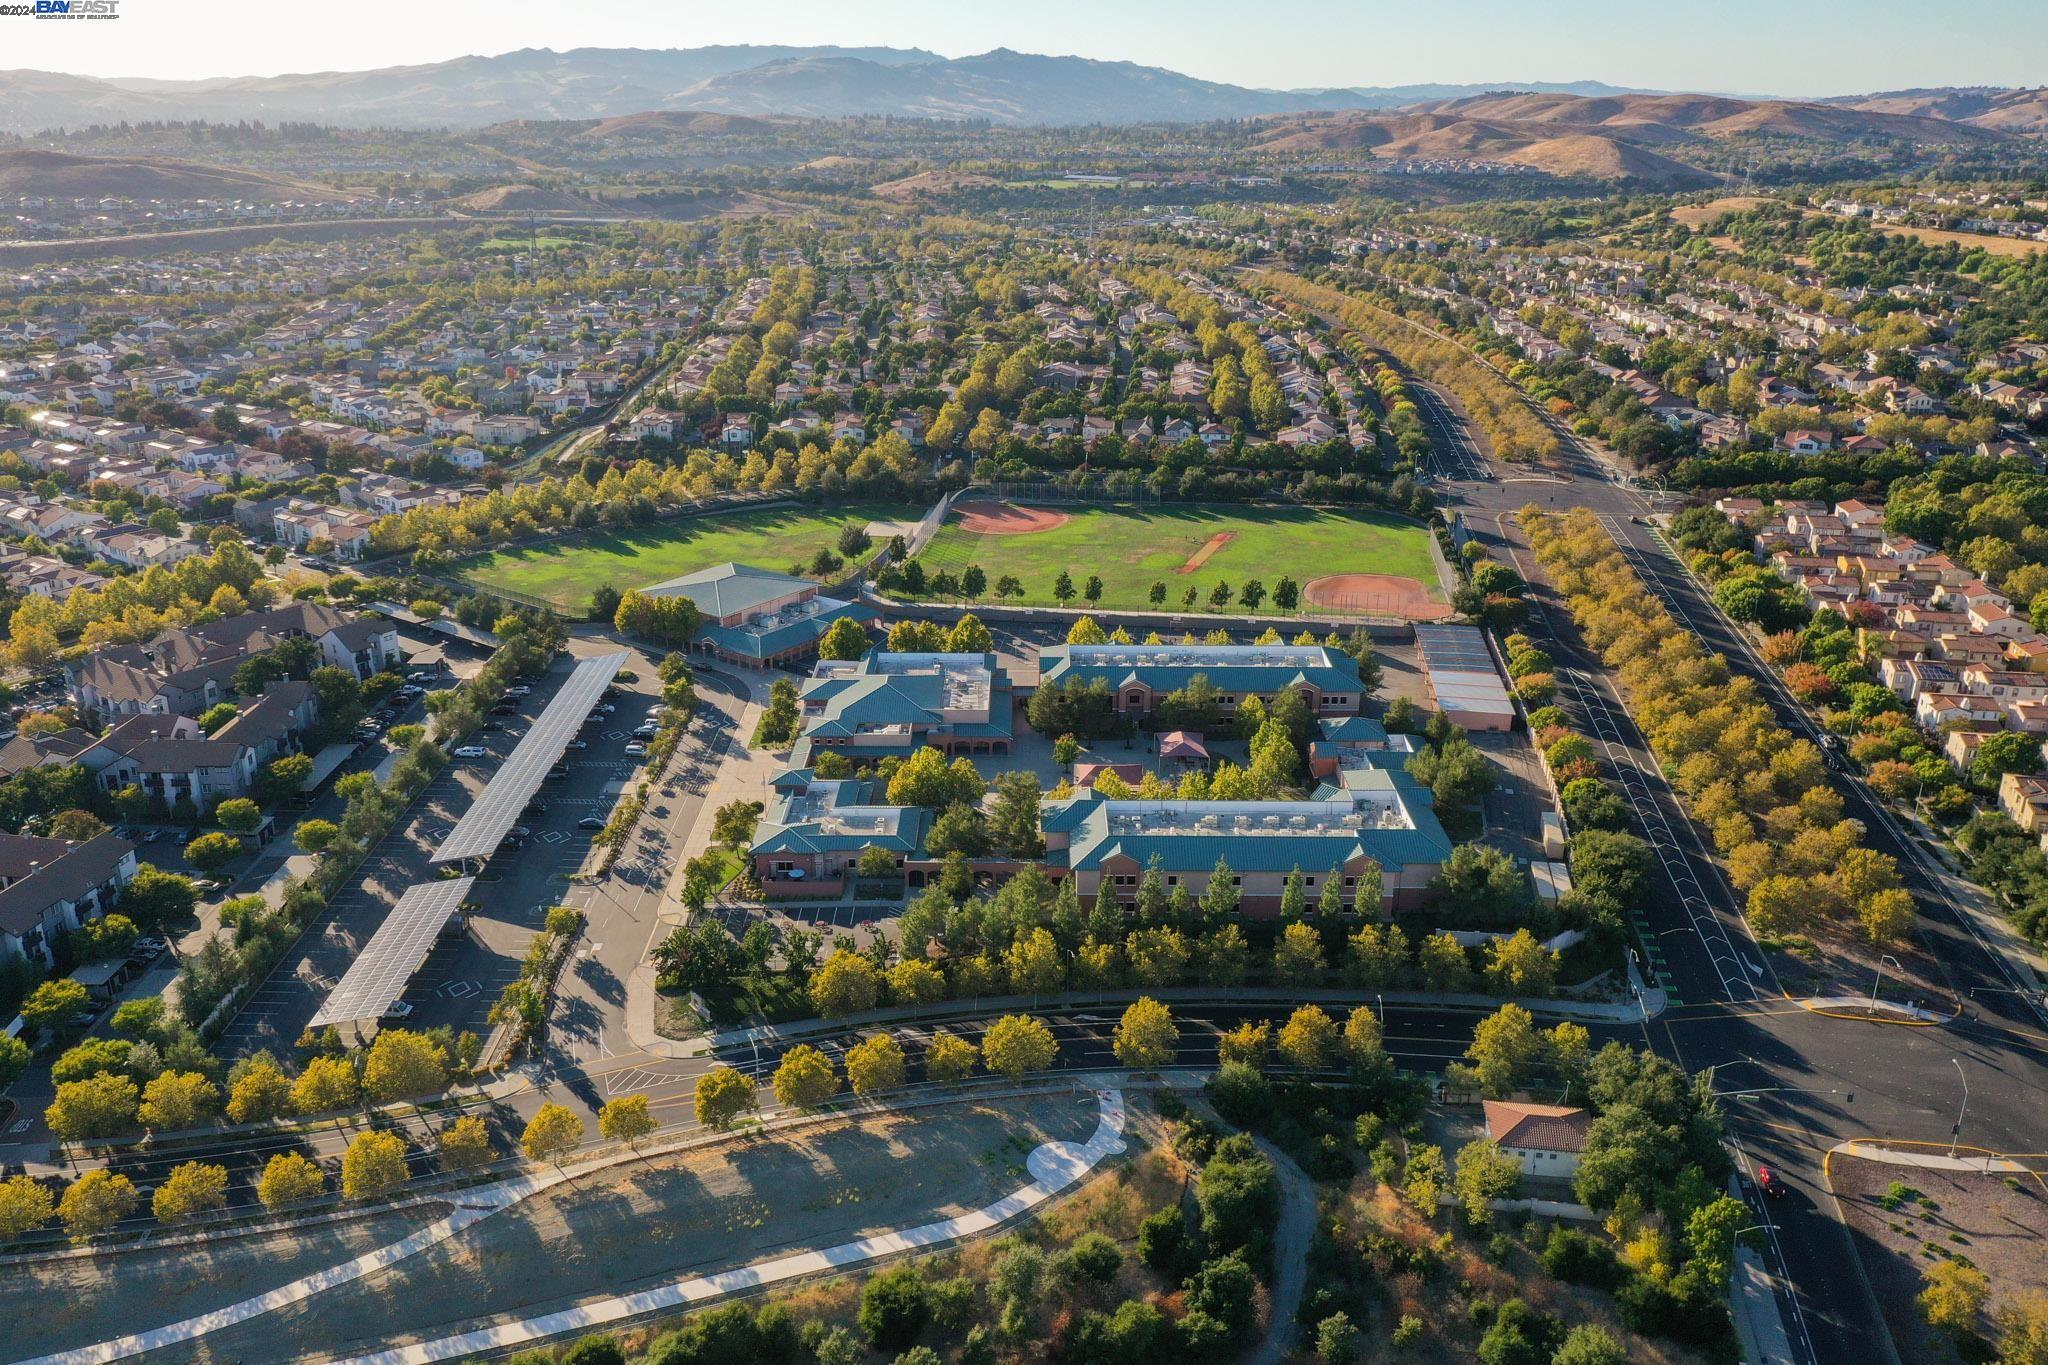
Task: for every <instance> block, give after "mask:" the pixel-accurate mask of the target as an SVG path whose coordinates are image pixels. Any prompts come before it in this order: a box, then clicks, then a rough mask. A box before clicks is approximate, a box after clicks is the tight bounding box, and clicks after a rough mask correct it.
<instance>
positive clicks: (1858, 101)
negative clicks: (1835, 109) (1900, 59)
mask: <svg viewBox="0 0 2048 1365" xmlns="http://www.w3.org/2000/svg"><path fill="white" fill-rule="evenodd" d="M1826 103H1828V104H1840V105H1845V106H1846V107H1848V108H1851V109H1859V110H1862V111H1864V112H1866V113H1873V114H1910V115H1913V116H1916V117H1920V118H1937V119H1947V120H1949V121H1951V122H1955V123H1968V124H1971V125H1973V126H1975V127H1978V128H1991V129H1996V130H1997V131H1999V132H2002V133H2048V87H2040V88H2037V89H2032V90H2001V89H1998V88H1996V87H1994V86H1973V87H1963V88H1958V87H1955V86H1945V87H1942V88H1939V89H1933V90H1892V91H1887V92H1885V93H1882V94H1877V95H1858V96H1853V97H1851V98H1849V99H1843V100H1828V101H1826Z"/></svg>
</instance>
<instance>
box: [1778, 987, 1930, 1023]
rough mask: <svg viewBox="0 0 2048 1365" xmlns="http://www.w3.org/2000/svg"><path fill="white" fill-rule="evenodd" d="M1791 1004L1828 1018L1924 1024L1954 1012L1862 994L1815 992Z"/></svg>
mask: <svg viewBox="0 0 2048 1365" xmlns="http://www.w3.org/2000/svg"><path fill="white" fill-rule="evenodd" d="M1792 1003H1793V1004H1795V1005H1797V1006H1799V1008H1801V1009H1803V1010H1806V1011H1807V1012H1809V1013H1811V1014H1825V1015H1827V1016H1828V1017H1829V1018H1831V1019H1862V1020H1867V1021H1868V1022H1870V1023H1873V1024H1907V1025H1911V1026H1914V1027H1919V1028H1924V1027H1927V1026H1929V1025H1932V1024H1945V1023H1947V1022H1948V1021H1949V1020H1950V1019H1952V1018H1954V1017H1955V1016H1953V1015H1949V1014H1937V1013H1935V1012H1934V1011H1933V1010H1928V1009H1922V1008H1920V1006H1918V1005H1901V1004H1899V1003H1898V1002H1897V1001H1895V1000H1872V999H1871V998H1870V997H1869V996H1866V995H1815V996H1809V997H1807V998H1806V999H1803V1000H1794V1001H1793V1002H1792Z"/></svg>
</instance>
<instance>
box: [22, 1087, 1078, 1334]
mask: <svg viewBox="0 0 2048 1365" xmlns="http://www.w3.org/2000/svg"><path fill="white" fill-rule="evenodd" d="M1096 1118H1097V1109H1096V1106H1095V1104H1094V1103H1093V1098H1092V1096H1091V1097H1089V1102H1088V1103H1087V1104H1086V1105H1081V1104H1077V1103H1076V1102H1075V1097H1073V1096H1070V1095H1061V1096H1048V1097H1046V1098H1044V1099H1037V1100H1032V1101H1018V1100H1006V1101H1004V1102H1003V1103H1002V1105H1001V1106H1000V1107H993V1106H991V1107H984V1106H978V1105H977V1106H966V1105H963V1106H961V1107H959V1108H949V1109H946V1110H943V1111H940V1112H938V1113H935V1114H930V1115H925V1116H919V1117H883V1118H875V1119H867V1120H862V1121H858V1122H850V1123H846V1124H843V1125H840V1126H838V1127H835V1128H831V1129H827V1130H821V1131H813V1132H809V1133H805V1134H800V1135H795V1136H792V1137H789V1138H784V1139H772V1140H738V1141H735V1142H733V1143H731V1144H727V1145H725V1146H723V1147H720V1148H718V1149H715V1150H709V1151H703V1152H697V1153H691V1154H689V1155H687V1156H682V1157H674V1158H653V1159H650V1160H649V1161H647V1162H644V1163H637V1164H629V1165H625V1166H619V1167H614V1168H612V1169H611V1170H608V1171H605V1172H601V1173H596V1174H593V1175H589V1176H584V1177H581V1178H579V1179H577V1180H576V1181H575V1182H574V1183H573V1184H571V1185H569V1186H566V1187H562V1188H559V1189H557V1190H555V1191H553V1192H551V1193H549V1194H547V1195H544V1196H541V1197H539V1198H536V1199H533V1200H529V1201H528V1202H526V1203H525V1204H522V1205H520V1206H519V1207H518V1208H516V1209H513V1210H510V1211H508V1212H506V1213H502V1214H499V1215H497V1216H496V1217H494V1218H489V1219H486V1220H484V1221H483V1222H481V1223H478V1224H477V1225H476V1226H475V1227H473V1228H470V1229H468V1230H466V1231H464V1232H462V1233H459V1234H457V1235H456V1236H455V1237H453V1238H451V1239H450V1240H449V1241H447V1242H444V1243H442V1244H441V1245H440V1246H438V1247H435V1248H433V1249H432V1250H430V1251H427V1252H423V1253H422V1254H420V1255H419V1256H416V1257H414V1258H412V1259H410V1260H407V1261H403V1262H400V1263H399V1264H398V1265H396V1266H393V1267H392V1268H391V1269H390V1270H389V1271H387V1272H386V1273H384V1274H382V1275H379V1276H375V1277H372V1278H371V1279H369V1280H366V1281H362V1282H358V1283H356V1284H352V1285H347V1286H343V1287H340V1288H337V1289H335V1290H333V1291H330V1292H329V1293H326V1294H322V1295H319V1296H317V1297H315V1298H314V1299H312V1300H310V1301H309V1302H306V1303H304V1304H301V1305H298V1306H297V1307H295V1308H293V1309H289V1310H286V1311H283V1312H279V1313H275V1314H271V1315H269V1316H267V1317H264V1318H261V1319H258V1320H256V1321H254V1322H251V1323H248V1324H245V1325H243V1326H240V1327H235V1328H231V1329H229V1330H227V1331H224V1332H220V1333H217V1334H215V1335H214V1336H212V1337H210V1338H207V1339H206V1340H205V1341H204V1342H203V1343H201V1344H200V1346H198V1347H197V1348H195V1349H192V1350H190V1351H187V1352H183V1353H165V1354H164V1355H163V1356H162V1357H161V1358H162V1359H166V1360H293V1359H332V1358H334V1357H335V1356H337V1355H345V1354H349V1353H352V1352H355V1351H359V1350H364V1349H368V1348H371V1347H375V1346H385V1345H390V1344H393V1343H395V1342H397V1341H401V1340H408V1339H415V1338H419V1337H423V1336H429V1335H433V1336H438V1335H441V1334H442V1333H443V1332H444V1331H461V1330H466V1329H468V1328H470V1327H473V1326H476V1325H479V1324H480V1323H481V1322H483V1321H485V1320H489V1319H495V1318H505V1317H514V1316H517V1317H528V1316H532V1315H535V1314H538V1313H543V1312H548V1311H551V1310H553V1309H555V1308H559V1307H562V1306H564V1305H566V1304H568V1303H571V1302H573V1301H575V1300H577V1299H582V1298H587V1297H590V1296H593V1295H597V1294H601V1293H602V1294H617V1293H629V1292H632V1291H634V1290H637V1289H644V1288H648V1287H651V1286H653V1285H656V1284H662V1283H666V1282H668V1281H670V1280H674V1279H679V1278H682V1277H684V1276H688V1275H696V1274H704V1273H709V1272H715V1271H718V1270H723V1269H728V1268H731V1267H733V1266H738V1265H744V1264H747V1263H749V1262H752V1261H757V1260H760V1259H762V1258H764V1257H767V1256H772V1255H775V1254H778V1253H781V1252H785V1251H789V1250H792V1249H797V1248H803V1247H822V1246H833V1245H837V1244H838V1243H841V1242H845V1241H850V1240H853V1239H854V1238H857V1237H860V1236H862V1235H864V1234H867V1233H870V1232H876V1231H883V1230H887V1229H891V1228H897V1227H903V1226H908V1225H914V1224H917V1223H923V1222H926V1221H929V1220H930V1219H933V1218H937V1217H945V1216H948V1215H951V1214H955V1213H960V1212H963V1211H965V1210H968V1209H974V1208H978V1207H980V1206H982V1205H983V1204H986V1203H989V1202H991V1201H992V1200H994V1199H996V1198H998V1197H1000V1196H1002V1195H1004V1194H1007V1193H1009V1192H1010V1191H1012V1190H1014V1189H1016V1188H1017V1187H1018V1186H1019V1185H1021V1184H1023V1183H1024V1182H1025V1181H1027V1180H1028V1179H1029V1178H1030V1177H1029V1175H1028V1174H1027V1173H1026V1171H1025V1166H1024V1159H1025V1156H1026V1155H1027V1154H1028V1153H1029V1152H1030V1151H1031V1149H1032V1148H1033V1147H1035V1146H1037V1145H1038V1144H1039V1143H1041V1142H1044V1141H1047V1140H1049V1139H1064V1140H1067V1141H1075V1142H1079V1141H1085V1140H1086V1139H1087V1138H1088V1136H1089V1135H1090V1134H1091V1133H1092V1132H1093V1131H1094V1129H1095V1124H1096ZM282 1278H287V1277H280V1279H282ZM124 1320H125V1321H126V1322H128V1323H130V1324H133V1325H134V1326H143V1325H147V1324H149V1323H154V1322H159V1321H169V1320H171V1319H170V1315H159V1314H156V1313H153V1312H148V1311H146V1310H137V1311H135V1312H132V1313H131V1314H130V1315H129V1316H128V1317H127V1318H126V1319H124ZM77 1340H78V1338H77V1337H76V1336H75V1335H74V1336H72V1337H70V1338H69V1339H67V1340H65V1341H64V1342H63V1343H62V1344H77Z"/></svg>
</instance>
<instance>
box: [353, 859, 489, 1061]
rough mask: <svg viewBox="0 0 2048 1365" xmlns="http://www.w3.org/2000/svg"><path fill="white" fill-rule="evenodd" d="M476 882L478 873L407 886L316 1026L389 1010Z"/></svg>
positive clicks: (357, 1019) (372, 936)
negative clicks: (472, 875) (473, 875)
mask: <svg viewBox="0 0 2048 1365" xmlns="http://www.w3.org/2000/svg"><path fill="white" fill-rule="evenodd" d="M475 884H476V878H474V877H451V878H449V879H448V880H447V881H440V882H421V883H420V884H419V885H418V886H415V887H411V888H409V889H407V891H406V893H405V894H404V895H403V896H400V897H399V898H398V904H396V905H394V906H392V907H391V913H390V914H389V915H386V916H385V917H384V922H383V923H382V924H380V925H378V926H377V932H376V933H374V934H372V935H370V941H369V942H368V943H366V944H364V945H363V950H362V952H361V953H359V954H358V955H357V956H356V960H355V962H354V963H353V964H352V965H351V966H350V967H349V969H348V971H347V972H346V973H345V974H344V975H343V976H342V978H341V981H340V982H339V983H338V984H337V985H336V986H335V988H334V989H333V990H332V991H330V992H329V993H328V996H327V999H326V1000H325V1001H323V1002H322V1003H321V1005H320V1009H319V1012H318V1013H316V1014H315V1015H314V1016H313V1027H314V1028H324V1027H325V1026H327V1025H328V1024H353V1023H358V1022H360V1021H362V1020H365V1019H375V1018H376V1017H377V1016H378V1015H380V1014H382V1013H384V1011H385V1010H387V1009H389V1008H390V1007H391V1002H392V1001H394V1000H396V999H398V997H399V996H401V995H404V994H405V983H406V982H408V981H410V980H412V974H413V973H414V972H416V971H418V970H419V969H420V964H421V963H422V962H425V961H426V960H427V953H428V952H429V951H430V950H431V949H432V948H433V946H434V939H435V938H436V937H437V936H438V935H439V934H440V932H441V930H442V929H444V928H446V927H447V924H448V919H449V917H450V916H451V915H453V914H454V913H455V912H456V911H457V910H458V909H460V908H461V906H462V901H463V898H464V897H465V896H467V895H468V894H469V888H470V887H471V886H474V885H475Z"/></svg>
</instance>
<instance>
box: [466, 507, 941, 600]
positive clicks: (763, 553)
mask: <svg viewBox="0 0 2048 1365" xmlns="http://www.w3.org/2000/svg"><path fill="white" fill-rule="evenodd" d="M924 511H925V509H924V508H922V507H916V506H912V505H910V504H907V503H863V504H860V505H856V506H846V507H830V508H814V507H772V508H767V509H764V510H761V511H750V512H737V513H733V514H732V515H729V516H726V515H720V514H718V513H712V514H710V515H708V516H701V517H683V518H680V519H678V520H676V521H664V522H659V523H656V524H655V525H652V526H635V527H633V528H631V529H629V530H624V531H593V532H591V533H589V534H587V535H578V536H565V537H563V538H561V539H560V540H555V541H550V542H548V543H547V544H545V545H525V546H521V547H520V548H518V549H515V550H504V551H500V552H498V553H496V554H486V555H477V556H475V557H473V558H471V559H466V560H464V561H463V562H462V563H461V564H459V565H457V566H456V572H457V573H459V574H460V575H461V576H462V577H464V578H466V579H468V580H470V581H471V582H473V583H478V584H481V585H483V586H485V587H491V588H503V589H506V590H508V591H511V592H517V593H524V594H526V595H528V596H531V597H539V598H544V599H546V600H547V601H549V602H551V603H553V604H554V605H555V606H557V607H559V608H560V609H562V610H563V611H565V612H571V613H580V612H582V611H584V610H585V609H587V608H588V607H589V606H590V595H591V594H592V593H593V592H595V591H597V589H598V588H599V587H600V586H602V585H604V584H606V583H609V584H611V585H612V586H613V587H615V588H617V589H618V590H619V591H620V592H624V591H625V590H626V589H628V588H644V587H646V586H648V585H649V584H651V583H660V582H662V581H664V580H665V579H670V578H674V577H676V576H678V575H679V574H686V573H694V572H695V571H697V570H698V569H703V568H708V567H709V566H711V565H713V564H723V563H724V562H726V561H727V560H733V561H735V562H737V563H740V564H751V565H753V566H754V567H756V568H760V569H773V570H775V571H776V572H778V573H780V572H783V571H785V570H787V569H788V568H789V567H790V565H792V564H794V563H796V562H798V561H799V560H802V561H806V562H808V561H809V560H810V558H811V556H813V555H815V554H816V553H817V552H818V551H819V550H820V549H821V548H824V547H829V546H832V545H834V544H836V543H837V541H838V540H839V533H840V531H841V530H842V529H844V528H845V526H846V523H848V522H850V521H854V522H859V523H860V524H862V525H863V526H865V525H867V524H868V523H869V522H871V521H915V520H917V518H918V517H920V516H922V515H923V514H924Z"/></svg>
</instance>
